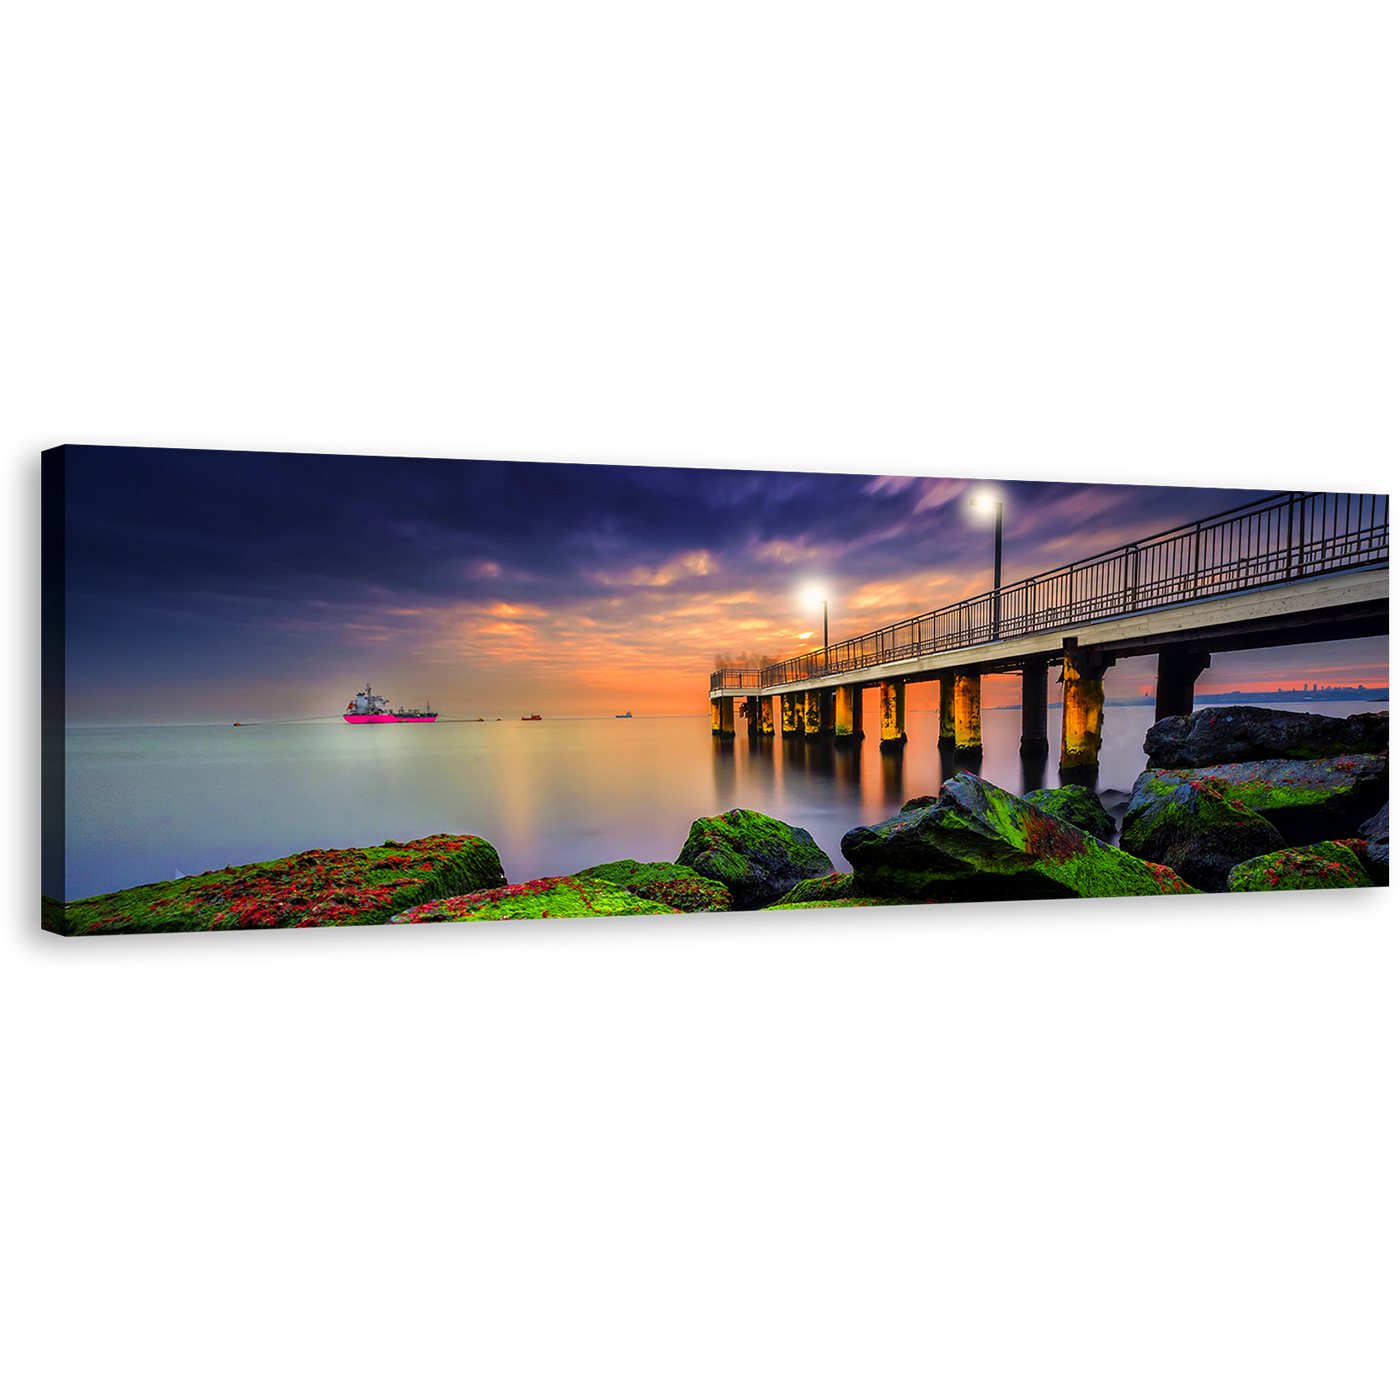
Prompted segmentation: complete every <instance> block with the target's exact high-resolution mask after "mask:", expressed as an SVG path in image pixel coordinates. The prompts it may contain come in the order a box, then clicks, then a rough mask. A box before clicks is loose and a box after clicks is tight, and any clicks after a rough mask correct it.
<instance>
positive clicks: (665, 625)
mask: <svg viewBox="0 0 1400 1400" xmlns="http://www.w3.org/2000/svg"><path fill="white" fill-rule="evenodd" d="M1266 494H1268V493H1267V492H1264V491H1260V490H1254V489H1249V490H1238V489H1220V488H1203V487H1144V486H1123V485H1112V484H1088V483H1082V482H1056V483H1052V482H1030V481H1016V480H1012V479H1008V480H1004V481H988V480H985V479H973V478H963V477H951V476H928V477H909V476H875V475H856V474H827V473H815V472H767V471H765V472H757V471H746V470H713V469H698V468H669V467H659V468H651V467H635V466H588V465H568V464H556V463H511V462H465V461H464V462H456V461H444V460H436V459H409V458H373V457H346V456H316V455H299V454H291V453H232V452H197V451H179V450H163V449H137V448H102V447H76V448H69V449H68V451H67V501H66V544H67V557H66V577H67V598H66V604H67V610H66V633H67V635H66V646H67V687H66V688H67V698H68V704H67V718H68V722H69V723H75V724H83V723H198V722H202V723H227V722H232V721H233V720H235V719H239V720H243V721H251V720H259V719H262V720H271V719H300V718H306V717H310V716H318V715H334V714H339V713H340V712H342V711H343V710H344V708H345V706H346V703H347V702H348V701H349V699H350V698H351V696H352V695H353V694H354V693H355V692H356V691H358V690H360V689H362V688H363V686H364V684H365V683H366V681H369V682H371V683H372V684H373V687H374V689H375V691H376V692H377V693H379V694H382V695H384V696H386V697H388V699H389V700H390V702H391V703H392V704H394V705H423V704H424V703H425V702H427V701H431V702H432V704H433V705H434V707H435V708H436V709H438V710H439V711H440V712H441V713H442V714H443V715H444V716H447V715H457V716H462V717H475V716H476V715H478V714H481V715H484V716H487V717H490V718H494V717H495V716H497V715H501V716H505V717H511V718H514V717H518V716H519V715H521V714H531V713H536V712H538V713H544V714H550V713H552V714H555V715H560V716H563V715H580V716H582V715H590V714H597V715H611V714H614V713H618V712H621V711H624V710H629V709H630V710H631V711H633V712H634V713H636V714H639V715H641V714H646V713H652V714H663V713H664V714H700V713H703V712H704V711H705V708H706V698H705V697H706V689H707V679H708V675H709V672H710V671H711V669H712V668H713V665H714V661H715V658H716V657H717V656H721V655H728V656H740V655H748V656H773V657H778V658H784V657H790V656H794V655H799V654H801V653H802V652H805V651H807V650H810V649H811V648H812V647H813V646H814V645H819V644H820V642H821V634H822V621H823V619H822V606H821V602H820V600H821V599H825V600H826V604H827V611H828V613H829V618H830V629H831V639H832V641H833V642H835V641H837V640H839V639H841V638H844V637H848V636H853V635H858V634H860V633H862V632H865V631H869V630H873V629H874V628H876V627H880V626H883V625H885V624H888V623H890V622H893V621H896V620H898V619H900V618H903V617H908V616H913V615H916V614H918V613H922V612H926V611H929V610H931V609H933V608H936V607H940V606H943V605H946V604H948V603H952V602H955V601H957V600H958V599H959V598H963V597H967V596H970V595H973V594H976V593H980V592H983V591H985V590H987V589H988V588H990V586H991V582H992V578H991V575H992V530H991V527H990V524H989V523H988V522H987V521H986V520H984V519H981V518H979V517H977V516H976V515H975V514H974V513H973V512H972V511H971V510H970V509H969V508H968V504H967V503H968V500H969V498H970V497H973V496H979V495H980V496H984V497H993V498H996V499H1000V500H1002V501H1003V502H1004V503H1005V510H1004V560H1003V569H1002V580H1003V584H1010V583H1012V582H1015V581H1016V580H1017V579H1019V578H1023V577H1026V576H1028V575H1031V574H1037V573H1041V572H1044V571H1046V570H1048V569H1052V568H1055V567H1057V566H1059V565H1062V564H1066V563H1069V562H1071V561H1072V560H1075V559H1080V558H1084V557H1086V556H1088V555H1092V554H1094V553H1096V552H1098V551H1100V550H1104V549H1109V548H1113V547H1115V546H1118V545H1121V544H1124V543H1127V542H1128V541H1130V540H1133V539H1137V538H1141V537H1143V536H1146V535H1149V534H1152V533H1154V532H1156V531H1159V530H1164V529H1169V528H1171V527H1174V526H1176V525H1180V524H1183V523H1185V522H1187V521H1189V520H1192V519H1197V518H1200V517H1202V516H1206V515H1210V514H1213V513H1215V512H1218V511H1222V510H1228V509H1233V508H1235V507H1237V506H1239V505H1243V504H1245V503H1247V502H1250V501H1253V500H1257V499H1258V498H1260V497H1261V496H1264V495H1266ZM814 589H815V592H814V591H813V590H814ZM1154 675H1155V670H1154V662H1153V658H1151V657H1137V658H1131V659H1129V660H1126V661H1123V662H1120V663H1119V665H1118V666H1116V667H1114V668H1111V669H1110V670H1109V672H1108V673H1107V675H1106V676H1105V689H1106V694H1107V695H1108V696H1109V698H1121V697H1124V696H1136V695H1138V694H1140V693H1141V691H1142V689H1143V688H1144V686H1148V687H1150V686H1151V685H1152V683H1153V680H1154ZM1304 677H1306V678H1307V679H1308V680H1312V681H1318V682H1320V683H1322V684H1324V685H1343V686H1355V685H1358V684H1365V685H1366V686H1368V687H1378V686H1388V684H1389V663H1388V650H1387V639H1386V638H1383V637H1382V638H1374V639H1369V640H1360V641H1354V642H1332V643H1324V644H1315V645H1311V646H1303V647H1297V646H1295V647H1280V648H1272V649H1269V650H1268V651H1258V652H1235V653H1221V654H1218V655H1217V656H1215V657H1214V658H1213V662H1212V666H1211V668H1210V669H1209V670H1208V671H1206V672H1205V673H1204V674H1203V675H1202V676H1201V678H1200V681H1199V682H1198V686H1197V689H1198V692H1201V693H1205V692H1211V691H1221V690H1258V691H1263V690H1274V689H1276V688H1282V689H1288V688H1291V687H1293V686H1296V685H1298V684H1300V683H1301V680H1302V678H1304ZM1017 684H1018V680H1017V677H1015V676H994V677H988V678H987V680H986V689H985V702H986V703H987V704H989V705H997V704H1003V703H1008V702H1010V701H1012V700H1014V699H1015V698H1017V691H1016V687H1017ZM909 698H910V704H911V707H913V708H917V709H922V708H926V707H927V706H929V705H931V704H936V688H935V687H925V686H919V687H913V688H911V690H910V697H909ZM1051 698H1052V700H1053V699H1054V698H1055V691H1054V688H1053V687H1052V695H1051Z"/></svg>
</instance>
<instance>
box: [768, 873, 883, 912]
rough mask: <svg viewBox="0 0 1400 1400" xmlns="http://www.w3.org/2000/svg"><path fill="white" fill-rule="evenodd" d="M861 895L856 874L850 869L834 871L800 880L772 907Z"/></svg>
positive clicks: (822, 901)
mask: <svg viewBox="0 0 1400 1400" xmlns="http://www.w3.org/2000/svg"><path fill="white" fill-rule="evenodd" d="M859 897H861V892H860V891H859V890H857V889H856V887H855V876H854V875H852V874H851V873H850V872H849V871H847V872H846V873H844V874H842V873H840V872H838V871H833V872H832V873H831V874H830V875H822V876H819V877H818V878H816V879H814V880H799V881H798V882H797V883H796V884H795V885H794V886H793V887H792V888H791V889H790V890H789V891H788V892H787V893H786V894H785V895H784V896H783V897H782V898H781V899H779V900H777V901H776V902H775V903H774V904H773V905H772V906H771V907H772V908H774V909H778V908H782V907H785V906H787V905H789V904H803V903H812V902H814V901H815V902H819V903H825V902H827V901H829V900H833V899H856V898H859Z"/></svg>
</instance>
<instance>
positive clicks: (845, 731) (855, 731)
mask: <svg viewBox="0 0 1400 1400" xmlns="http://www.w3.org/2000/svg"><path fill="white" fill-rule="evenodd" d="M860 700H861V691H860V687H859V686H858V685H839V686H837V687H836V736H835V737H836V742H837V743H838V744H853V743H855V741H856V740H857V739H863V738H864V737H865V731H864V730H863V729H862V728H861V714H860Z"/></svg>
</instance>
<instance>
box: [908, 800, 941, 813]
mask: <svg viewBox="0 0 1400 1400" xmlns="http://www.w3.org/2000/svg"><path fill="white" fill-rule="evenodd" d="M937 801H938V799H937V798H936V797H911V798H910V799H909V801H908V802H906V803H905V804H904V806H902V807H901V808H900V809H899V810H900V811H901V812H917V811H918V810H919V808H920V807H932V806H933V804H934V803H935V802H937Z"/></svg>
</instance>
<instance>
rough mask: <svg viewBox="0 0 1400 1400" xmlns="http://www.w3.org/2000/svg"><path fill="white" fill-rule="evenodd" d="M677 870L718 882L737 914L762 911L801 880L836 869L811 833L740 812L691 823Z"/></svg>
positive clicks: (774, 819) (766, 818)
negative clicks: (686, 868) (682, 867)
mask: <svg viewBox="0 0 1400 1400" xmlns="http://www.w3.org/2000/svg"><path fill="white" fill-rule="evenodd" d="M676 864H677V865H688V866H690V868H691V869H692V870H694V871H696V873H697V874H700V875H703V876H704V877H705V878H706V879H709V880H718V881H719V882H720V884H722V885H723V886H724V887H725V888H726V889H727V890H728V891H729V893H730V894H731V895H732V896H733V899H734V908H735V909H762V908H764V906H766V905H769V904H772V903H773V901H774V900H776V899H778V898H779V897H781V896H782V895H784V894H786V893H787V892H788V891H789V890H790V889H791V888H792V887H793V886H794V885H795V884H797V882H798V881H799V880H807V879H813V878H816V877H818V876H822V875H830V874H833V873H834V871H835V869H836V867H835V866H834V865H832V863H831V858H830V856H828V855H827V854H826V852H825V851H823V850H822V848H821V847H820V846H818V845H817V843H816V842H815V841H814V840H813V839H812V835H811V833H810V832H808V831H805V830H804V829H803V828H802V827H800V826H789V825H788V823H787V822H784V821H779V820H778V819H777V818H776V817H769V816H765V815H764V814H763V813H762V812H750V811H747V810H745V809H744V808H742V807H739V808H735V809H734V810H733V811H732V812H722V813H720V815H719V816H717V817H700V818H699V819H698V820H696V821H694V822H692V823H691V827H690V834H689V836H687V837H686V841H685V845H684V846H682V847H681V852H680V854H679V855H678V856H677V857H676Z"/></svg>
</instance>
